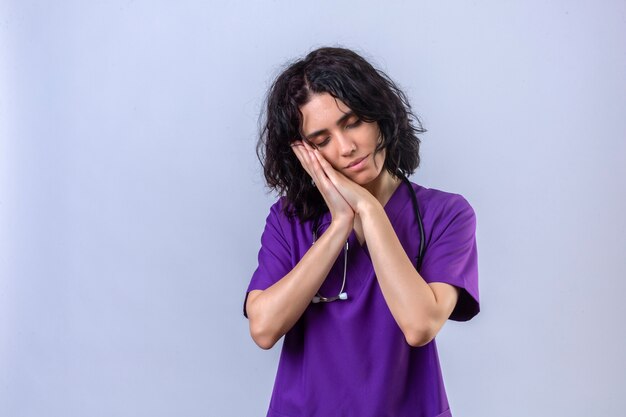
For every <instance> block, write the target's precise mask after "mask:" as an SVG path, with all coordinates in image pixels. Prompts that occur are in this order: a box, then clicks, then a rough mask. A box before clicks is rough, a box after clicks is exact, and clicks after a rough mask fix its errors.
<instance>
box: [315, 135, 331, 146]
mask: <svg viewBox="0 0 626 417" xmlns="http://www.w3.org/2000/svg"><path fill="white" fill-rule="evenodd" d="M329 141H330V136H327V137H326V139H324V140H323V141H321V142H320V143H318V144H316V145H315V146H317V147H319V148H321V147H323V146H325V145H326V144H327V143H328V142H329Z"/></svg>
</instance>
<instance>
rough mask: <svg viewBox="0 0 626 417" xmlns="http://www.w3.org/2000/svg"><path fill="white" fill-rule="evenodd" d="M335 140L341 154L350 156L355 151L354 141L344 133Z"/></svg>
mask: <svg viewBox="0 0 626 417" xmlns="http://www.w3.org/2000/svg"><path fill="white" fill-rule="evenodd" d="M337 142H338V144H339V152H341V156H351V155H352V154H353V153H354V151H356V143H355V142H354V141H353V140H352V139H351V138H350V136H347V135H345V134H340V135H338V136H337Z"/></svg>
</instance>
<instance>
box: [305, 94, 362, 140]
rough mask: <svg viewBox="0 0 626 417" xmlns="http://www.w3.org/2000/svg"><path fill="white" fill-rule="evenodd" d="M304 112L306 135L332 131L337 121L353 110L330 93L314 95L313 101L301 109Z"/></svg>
mask: <svg viewBox="0 0 626 417" xmlns="http://www.w3.org/2000/svg"><path fill="white" fill-rule="evenodd" d="M300 111H301V112H302V130H303V131H304V133H305V134H308V133H310V132H313V131H316V130H320V129H330V128H331V127H333V126H335V124H336V123H337V121H338V120H339V119H340V118H341V117H342V116H344V115H345V114H346V113H349V112H350V111H351V110H350V108H349V107H348V106H346V105H345V103H344V102H342V101H341V100H339V99H336V98H334V97H333V96H331V95H330V94H328V93H322V94H313V95H312V96H311V100H309V101H308V102H307V103H306V104H305V105H303V106H301V107H300Z"/></svg>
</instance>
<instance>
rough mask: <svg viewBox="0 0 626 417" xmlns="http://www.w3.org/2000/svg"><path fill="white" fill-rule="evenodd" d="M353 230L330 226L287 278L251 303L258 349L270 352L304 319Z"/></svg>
mask: <svg viewBox="0 0 626 417" xmlns="http://www.w3.org/2000/svg"><path fill="white" fill-rule="evenodd" d="M351 230H352V225H351V224H348V223H346V222H344V223H339V222H334V223H331V225H330V227H329V228H328V229H327V230H326V231H325V232H324V234H322V235H321V236H320V237H319V238H318V239H317V241H316V242H315V244H314V245H312V246H311V248H310V249H309V250H308V251H307V252H306V253H305V255H304V256H303V257H302V259H301V260H300V262H298V264H297V265H296V266H295V267H294V268H293V269H292V270H291V271H290V272H289V273H288V274H287V275H285V276H284V277H283V278H281V279H280V280H278V282H276V283H275V284H274V285H272V286H271V287H269V288H267V289H266V290H264V291H262V292H261V293H259V294H258V296H256V297H255V298H254V299H253V300H249V301H248V305H247V311H248V318H249V320H250V333H251V335H252V338H253V339H254V341H255V342H256V343H257V344H258V345H259V346H261V347H262V348H265V349H269V348H271V347H272V346H273V345H274V344H275V343H276V342H277V341H278V340H279V339H280V338H281V337H282V336H283V335H284V334H285V333H287V332H288V331H289V329H291V328H292V327H293V325H294V324H295V323H296V322H297V321H298V319H299V318H300V317H301V316H302V313H304V310H305V309H306V308H307V306H308V305H309V304H310V303H311V299H312V298H313V296H315V294H316V293H317V291H318V290H319V288H320V286H321V285H322V283H323V282H324V280H325V279H326V276H327V275H328V272H329V271H330V269H331V267H332V265H333V264H334V262H335V260H336V259H337V256H338V255H339V252H340V251H341V250H342V249H343V246H344V245H345V242H346V238H347V237H348V235H349V234H350V231H351Z"/></svg>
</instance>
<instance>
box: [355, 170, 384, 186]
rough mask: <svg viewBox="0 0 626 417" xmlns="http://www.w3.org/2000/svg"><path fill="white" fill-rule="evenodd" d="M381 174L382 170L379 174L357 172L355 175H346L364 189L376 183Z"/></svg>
mask: <svg viewBox="0 0 626 417" xmlns="http://www.w3.org/2000/svg"><path fill="white" fill-rule="evenodd" d="M381 172H382V169H381V170H380V171H379V172H370V171H363V172H357V173H356V174H352V175H347V177H348V178H350V179H351V180H352V181H354V182H356V183H357V184H359V185H360V186H362V187H364V186H366V185H368V184H370V183H372V182H374V181H376V180H377V179H378V178H379V177H380V174H381Z"/></svg>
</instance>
